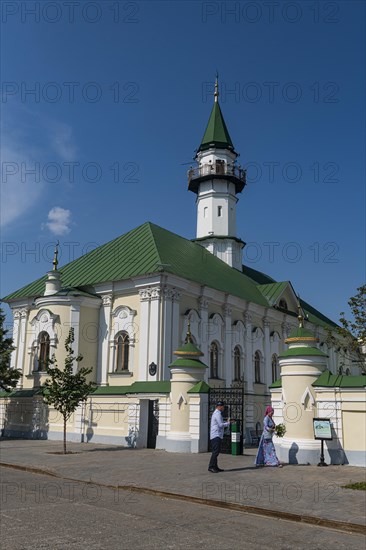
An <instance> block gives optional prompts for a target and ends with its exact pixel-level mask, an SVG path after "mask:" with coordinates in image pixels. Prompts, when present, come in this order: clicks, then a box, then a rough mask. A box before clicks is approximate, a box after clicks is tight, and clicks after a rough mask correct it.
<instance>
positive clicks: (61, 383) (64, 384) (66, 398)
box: [42, 328, 96, 454]
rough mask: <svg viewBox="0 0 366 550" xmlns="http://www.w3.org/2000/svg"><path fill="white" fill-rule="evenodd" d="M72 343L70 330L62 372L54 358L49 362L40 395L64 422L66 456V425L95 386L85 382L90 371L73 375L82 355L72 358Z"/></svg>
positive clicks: (78, 371)
mask: <svg viewBox="0 0 366 550" xmlns="http://www.w3.org/2000/svg"><path fill="white" fill-rule="evenodd" d="M73 342H74V329H73V328H71V329H70V331H69V334H68V336H67V338H66V340H65V348H66V351H67V356H66V359H65V366H64V368H63V370H61V369H59V368H58V366H57V361H56V359H55V357H53V358H52V359H50V360H49V363H50V364H49V365H47V367H46V372H47V375H48V376H49V377H50V378H47V380H46V382H45V384H44V386H43V387H42V393H43V398H44V401H45V403H47V404H48V405H53V407H54V408H55V409H56V411H58V412H60V413H61V414H62V416H63V421H64V447H63V448H64V454H66V424H67V421H68V419H69V418H70V416H71V415H72V413H73V412H74V411H75V410H76V409H77V407H78V406H79V404H80V403H82V402H83V401H86V400H87V398H88V395H89V394H90V393H92V392H93V391H94V390H95V388H96V384H95V383H94V382H87V381H86V377H87V375H88V374H89V373H90V372H91V371H92V369H91V368H90V369H88V368H86V367H80V368H78V369H77V371H76V372H75V374H74V372H73V371H74V369H73V367H74V364H75V363H76V364H77V365H78V364H79V363H80V362H81V361H82V359H83V357H82V355H78V356H77V357H75V356H74V350H73V349H72V344H73Z"/></svg>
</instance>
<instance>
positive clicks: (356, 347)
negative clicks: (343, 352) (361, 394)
mask: <svg viewBox="0 0 366 550" xmlns="http://www.w3.org/2000/svg"><path fill="white" fill-rule="evenodd" d="M348 305H349V307H350V309H351V314H352V319H351V320H350V321H349V320H348V319H346V317H345V313H344V311H342V312H341V313H340V319H339V323H340V326H339V327H337V328H336V329H335V332H336V334H337V335H338V336H340V337H341V338H342V341H343V342H344V344H345V346H346V347H347V349H348V350H349V351H350V352H351V353H352V355H353V356H354V357H355V359H354V361H355V362H356V363H358V366H359V367H360V369H361V371H362V373H363V374H366V361H365V360H366V285H363V286H360V287H359V288H358V289H357V293H356V295H355V296H352V297H351V298H350V299H349V301H348ZM329 341H330V343H333V344H336V343H338V344H339V341H337V338H336V337H334V335H333V334H330V335H329Z"/></svg>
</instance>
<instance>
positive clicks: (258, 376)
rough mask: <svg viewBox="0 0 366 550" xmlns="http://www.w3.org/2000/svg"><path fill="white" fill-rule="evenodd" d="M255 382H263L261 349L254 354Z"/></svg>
mask: <svg viewBox="0 0 366 550" xmlns="http://www.w3.org/2000/svg"><path fill="white" fill-rule="evenodd" d="M254 382H255V383H256V384H260V382H261V354H260V352H259V351H256V352H255V354H254Z"/></svg>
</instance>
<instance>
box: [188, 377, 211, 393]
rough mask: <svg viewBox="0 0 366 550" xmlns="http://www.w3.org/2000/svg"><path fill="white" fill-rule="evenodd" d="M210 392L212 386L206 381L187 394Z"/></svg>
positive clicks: (199, 383)
mask: <svg viewBox="0 0 366 550" xmlns="http://www.w3.org/2000/svg"><path fill="white" fill-rule="evenodd" d="M209 391H210V386H209V385H208V384H207V382H205V381H204V380H201V382H198V383H197V384H196V385H195V386H193V388H191V389H190V390H188V391H187V393H208V392H209Z"/></svg>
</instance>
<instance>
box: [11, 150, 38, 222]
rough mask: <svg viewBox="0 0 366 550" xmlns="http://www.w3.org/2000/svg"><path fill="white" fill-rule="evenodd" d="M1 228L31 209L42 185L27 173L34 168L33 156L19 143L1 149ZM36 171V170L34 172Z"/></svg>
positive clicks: (35, 177)
mask: <svg viewBox="0 0 366 550" xmlns="http://www.w3.org/2000/svg"><path fill="white" fill-rule="evenodd" d="M0 156H1V211H0V217H1V226H2V227H4V226H5V225H7V224H9V223H11V222H12V221H14V220H16V219H17V218H19V217H20V216H22V215H24V214H25V212H26V211H27V210H28V209H29V208H30V207H32V206H33V205H34V204H35V203H36V202H37V200H39V199H40V197H41V192H42V190H43V189H44V185H43V184H42V183H41V181H36V179H37V176H35V175H31V174H30V173H27V170H34V169H35V167H36V164H35V161H34V159H33V156H29V154H28V152H27V151H25V148H24V147H23V146H22V144H20V143H11V144H10V143H9V140H8V146H7V147H2V149H1V153H0ZM36 171H37V170H36Z"/></svg>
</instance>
